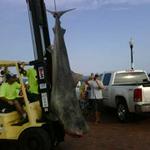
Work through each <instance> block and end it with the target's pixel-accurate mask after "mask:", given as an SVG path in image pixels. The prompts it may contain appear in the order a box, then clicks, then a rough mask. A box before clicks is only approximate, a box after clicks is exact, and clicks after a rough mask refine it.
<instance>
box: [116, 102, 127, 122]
mask: <svg viewBox="0 0 150 150" xmlns="http://www.w3.org/2000/svg"><path fill="white" fill-rule="evenodd" d="M117 116H118V119H119V120H120V121H121V122H127V121H128V119H129V111H128V107H127V105H126V104H125V103H119V104H118V105H117Z"/></svg>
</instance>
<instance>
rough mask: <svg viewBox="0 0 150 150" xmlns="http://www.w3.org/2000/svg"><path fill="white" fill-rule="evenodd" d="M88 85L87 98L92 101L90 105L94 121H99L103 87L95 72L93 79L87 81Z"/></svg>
mask: <svg viewBox="0 0 150 150" xmlns="http://www.w3.org/2000/svg"><path fill="white" fill-rule="evenodd" d="M87 84H88V87H90V95H89V99H91V100H92V101H93V103H92V105H93V107H94V111H95V118H96V121H95V123H100V117H101V111H102V105H103V95H102V90H103V89H105V87H104V85H103V83H102V81H101V80H99V75H98V74H95V76H94V79H93V80H89V81H88V83H87Z"/></svg>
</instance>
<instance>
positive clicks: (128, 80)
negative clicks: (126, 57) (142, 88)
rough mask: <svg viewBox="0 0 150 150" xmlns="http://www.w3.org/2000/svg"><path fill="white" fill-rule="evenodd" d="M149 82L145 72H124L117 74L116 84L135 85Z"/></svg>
mask: <svg viewBox="0 0 150 150" xmlns="http://www.w3.org/2000/svg"><path fill="white" fill-rule="evenodd" d="M146 80H148V78H147V76H146V74H145V72H124V73H117V74H116V76H115V80H114V84H135V83H143V82H144V81H146Z"/></svg>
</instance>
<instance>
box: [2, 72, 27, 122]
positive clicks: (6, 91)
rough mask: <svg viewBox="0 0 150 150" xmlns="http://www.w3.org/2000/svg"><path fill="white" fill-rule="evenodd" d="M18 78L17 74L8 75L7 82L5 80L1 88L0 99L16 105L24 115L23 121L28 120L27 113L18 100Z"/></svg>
mask: <svg viewBox="0 0 150 150" xmlns="http://www.w3.org/2000/svg"><path fill="white" fill-rule="evenodd" d="M16 79H17V78H16V75H13V74H7V75H6V82H4V83H3V84H2V85H1V88H0V99H1V100H2V101H5V102H7V103H8V104H10V105H14V106H15V107H16V109H17V111H18V112H19V114H20V115H21V116H22V118H21V122H24V121H25V120H27V114H26V112H25V111H24V109H23V108H22V107H21V105H20V103H19V101H18V99H19V92H18V91H19V90H20V84H19V83H18V82H16Z"/></svg>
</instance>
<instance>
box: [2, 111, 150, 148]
mask: <svg viewBox="0 0 150 150" xmlns="http://www.w3.org/2000/svg"><path fill="white" fill-rule="evenodd" d="M133 118H134V119H132V120H131V122H130V123H126V124H122V123H120V122H118V120H117V118H116V116H115V111H114V110H106V111H104V112H103V115H102V119H101V120H102V122H101V123H100V124H99V125H95V124H94V121H93V119H92V118H89V119H88V124H89V126H90V131H89V133H88V134H86V135H85V136H84V137H82V138H72V137H69V136H66V137H65V142H63V143H61V144H60V145H59V146H57V147H56V148H55V150H82V149H86V150H149V149H150V114H145V115H137V116H133ZM0 149H1V150H3V149H5V150H6V149H7V150H16V148H15V142H1V143H0Z"/></svg>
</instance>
